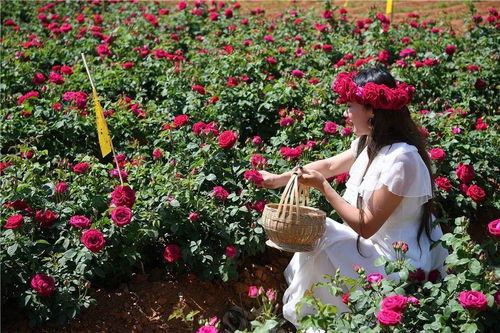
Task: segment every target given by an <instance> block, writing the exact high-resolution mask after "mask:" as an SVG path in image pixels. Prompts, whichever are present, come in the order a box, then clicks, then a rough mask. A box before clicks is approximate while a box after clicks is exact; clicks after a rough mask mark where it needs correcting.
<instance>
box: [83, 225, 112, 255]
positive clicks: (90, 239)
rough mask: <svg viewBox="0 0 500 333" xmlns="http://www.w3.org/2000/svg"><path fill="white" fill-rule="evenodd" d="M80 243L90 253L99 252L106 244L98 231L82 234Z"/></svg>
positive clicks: (90, 230) (93, 230) (88, 231)
mask: <svg viewBox="0 0 500 333" xmlns="http://www.w3.org/2000/svg"><path fill="white" fill-rule="evenodd" d="M82 243H83V245H85V247H86V248H87V249H89V250H90V251H91V252H99V251H101V249H102V248H103V247H104V245H105V244H106V240H105V239H104V236H103V235H102V233H101V232H100V231H99V230H96V229H89V230H87V231H85V232H84V233H83V234H82Z"/></svg>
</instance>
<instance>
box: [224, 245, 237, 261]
mask: <svg viewBox="0 0 500 333" xmlns="http://www.w3.org/2000/svg"><path fill="white" fill-rule="evenodd" d="M237 255H238V250H237V249H236V248H235V247H234V246H228V247H226V257H228V258H232V259H233V258H236V256H237Z"/></svg>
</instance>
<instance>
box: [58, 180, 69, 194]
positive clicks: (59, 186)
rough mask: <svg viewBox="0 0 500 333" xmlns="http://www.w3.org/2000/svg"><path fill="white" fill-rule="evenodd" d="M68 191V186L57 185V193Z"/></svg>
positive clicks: (62, 183)
mask: <svg viewBox="0 0 500 333" xmlns="http://www.w3.org/2000/svg"><path fill="white" fill-rule="evenodd" d="M67 190H68V184H66V183H64V182H60V183H58V184H57V185H56V191H57V193H64V192H66V191H67Z"/></svg>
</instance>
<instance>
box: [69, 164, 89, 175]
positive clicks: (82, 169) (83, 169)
mask: <svg viewBox="0 0 500 333" xmlns="http://www.w3.org/2000/svg"><path fill="white" fill-rule="evenodd" d="M89 168H90V164H88V163H87V162H83V163H78V164H76V165H75V166H74V167H73V171H74V172H76V173H84V172H86V171H87V170H88V169H89Z"/></svg>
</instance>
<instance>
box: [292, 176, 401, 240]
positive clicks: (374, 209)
mask: <svg viewBox="0 0 500 333" xmlns="http://www.w3.org/2000/svg"><path fill="white" fill-rule="evenodd" d="M300 174H301V175H300V180H299V181H300V183H302V184H305V185H307V186H311V187H315V188H317V189H318V190H320V191H321V193H323V195H324V196H325V197H326V199H327V200H328V202H329V203H330V204H331V205H332V207H333V208H334V209H335V211H336V212H337V213H338V214H339V215H340V217H341V218H342V219H343V220H344V221H345V222H346V223H347V224H348V225H349V226H350V227H351V228H352V229H353V230H354V231H355V232H356V233H357V234H358V235H360V236H361V237H363V238H370V237H371V236H373V235H374V234H375V233H376V232H377V231H378V230H379V229H380V228H381V227H382V225H383V224H384V223H385V221H386V220H387V219H388V218H389V216H391V214H392V213H393V212H394V210H396V208H397V207H398V205H399V204H400V203H401V201H402V200H403V197H402V196H399V195H396V194H394V193H392V192H390V191H389V189H388V188H387V186H385V185H384V186H382V187H381V188H380V189H378V190H375V191H373V193H372V196H371V198H370V200H369V202H368V207H367V208H365V209H363V213H364V223H363V225H361V222H360V219H359V213H360V212H359V209H358V208H356V207H354V206H352V205H351V204H350V203H348V202H347V201H345V200H344V199H343V198H342V197H341V196H340V195H339V194H338V193H337V192H336V191H335V190H334V189H333V188H332V187H331V186H330V183H328V182H327V181H326V179H325V178H324V177H323V176H322V175H321V174H320V173H318V172H316V171H314V170H308V169H306V168H303V169H302V170H301V172H300Z"/></svg>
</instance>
